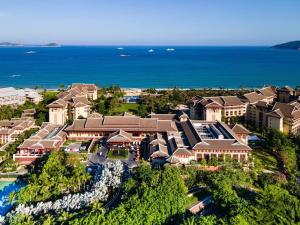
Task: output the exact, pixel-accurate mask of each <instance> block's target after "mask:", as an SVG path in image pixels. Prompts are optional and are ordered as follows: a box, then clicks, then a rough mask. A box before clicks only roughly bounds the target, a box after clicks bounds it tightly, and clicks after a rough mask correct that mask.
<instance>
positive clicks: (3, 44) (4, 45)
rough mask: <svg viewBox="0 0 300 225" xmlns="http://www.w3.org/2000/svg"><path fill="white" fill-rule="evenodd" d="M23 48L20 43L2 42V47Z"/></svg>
mask: <svg viewBox="0 0 300 225" xmlns="http://www.w3.org/2000/svg"><path fill="white" fill-rule="evenodd" d="M20 46H23V45H21V44H18V43H12V42H0V47H20Z"/></svg>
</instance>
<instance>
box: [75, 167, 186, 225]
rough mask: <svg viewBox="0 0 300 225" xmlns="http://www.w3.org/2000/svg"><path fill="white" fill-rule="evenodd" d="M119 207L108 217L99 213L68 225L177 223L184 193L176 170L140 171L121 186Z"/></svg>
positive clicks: (144, 169)
mask: <svg viewBox="0 0 300 225" xmlns="http://www.w3.org/2000/svg"><path fill="white" fill-rule="evenodd" d="M122 191H123V195H122V201H121V203H120V204H119V205H118V206H117V207H116V208H114V209H113V210H111V211H110V212H108V213H106V214H105V213H104V212H103V211H99V212H97V213H95V212H93V213H90V214H89V215H88V216H86V217H84V218H81V219H76V220H74V221H72V222H70V223H71V224H107V225H108V224H110V225H113V224H128V225H129V224H135V225H138V224H142V225H144V224H149V225H150V224H151V225H152V224H166V223H172V221H178V219H181V216H182V215H183V213H184V211H185V205H186V194H187V189H186V187H185V185H184V183H183V182H182V179H181V178H180V174H179V171H178V169H176V168H165V169H164V170H152V169H151V168H150V167H148V166H142V167H140V168H139V169H138V170H137V171H136V172H135V173H134V175H133V177H132V178H130V179H129V180H128V181H127V182H126V183H124V185H123V190H122Z"/></svg>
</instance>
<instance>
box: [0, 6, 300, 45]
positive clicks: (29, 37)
mask: <svg viewBox="0 0 300 225" xmlns="http://www.w3.org/2000/svg"><path fill="white" fill-rule="evenodd" d="M299 21H300V1H299V0H1V1H0V42H1V41H11V42H19V43H45V42H57V43H61V44H86V45H120V44H122V45H164V44H168V45H170V44H174V45H272V44H276V43H281V42H285V41H290V40H297V39H300V24H299Z"/></svg>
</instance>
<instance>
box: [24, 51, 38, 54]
mask: <svg viewBox="0 0 300 225" xmlns="http://www.w3.org/2000/svg"><path fill="white" fill-rule="evenodd" d="M34 53H36V52H35V51H28V52H25V54H34Z"/></svg>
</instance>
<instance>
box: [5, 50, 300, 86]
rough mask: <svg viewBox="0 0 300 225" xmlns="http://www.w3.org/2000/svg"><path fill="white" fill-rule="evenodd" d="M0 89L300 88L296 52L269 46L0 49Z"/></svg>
mask: <svg viewBox="0 0 300 225" xmlns="http://www.w3.org/2000/svg"><path fill="white" fill-rule="evenodd" d="M0 80H1V82H0V86H1V87H6V86H14V87H35V86H41V87H44V88H57V87H58V85H60V84H65V85H68V84H71V83H80V82H85V83H96V84H98V85H100V86H108V85H120V86H121V87H127V88H129V87H130V88H149V87H153V88H173V87H175V86H176V87H180V88H206V87H210V88H220V87H221V88H239V87H241V86H243V87H259V86H263V85H268V84H272V85H280V86H281V85H291V86H297V85H300V51H297V50H279V49H273V48H270V47H187V46H185V47H183V46H62V47H58V48H42V47H7V48H4V47H2V48H0Z"/></svg>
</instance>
